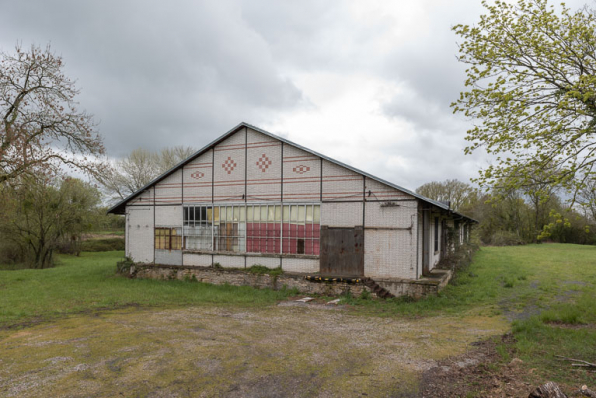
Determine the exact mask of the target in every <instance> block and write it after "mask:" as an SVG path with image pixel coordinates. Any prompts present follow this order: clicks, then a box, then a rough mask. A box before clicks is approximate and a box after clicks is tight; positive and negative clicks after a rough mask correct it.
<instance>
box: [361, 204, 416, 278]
mask: <svg viewBox="0 0 596 398" xmlns="http://www.w3.org/2000/svg"><path fill="white" fill-rule="evenodd" d="M417 217H418V215H417V205H416V203H415V202H411V203H410V202H406V203H404V205H403V206H399V207H382V205H381V203H379V202H372V203H371V202H367V203H366V221H365V228H371V227H379V228H411V229H410V230H383V229H380V230H372V229H365V234H364V274H365V276H368V277H373V278H374V277H384V278H409V279H414V278H416V257H417V253H416V237H417V234H418V224H417V222H416V220H417Z"/></svg>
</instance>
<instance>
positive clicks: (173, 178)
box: [155, 169, 182, 204]
mask: <svg viewBox="0 0 596 398" xmlns="http://www.w3.org/2000/svg"><path fill="white" fill-rule="evenodd" d="M155 188H156V189H155V203H156V204H170V203H181V202H182V170H181V169H179V170H176V171H175V172H174V173H172V174H171V175H169V176H168V177H166V178H164V179H163V180H162V181H160V182H158V183H157V184H155Z"/></svg>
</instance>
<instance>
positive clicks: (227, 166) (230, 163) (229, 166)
mask: <svg viewBox="0 0 596 398" xmlns="http://www.w3.org/2000/svg"><path fill="white" fill-rule="evenodd" d="M236 166H238V165H237V164H236V162H234V160H232V158H231V157H229V156H228V158H227V159H226V161H225V162H223V164H222V165H221V167H223V169H224V170H225V171H227V172H228V174H232V171H233V170H234V169H235V168H236Z"/></svg>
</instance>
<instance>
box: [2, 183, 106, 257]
mask: <svg viewBox="0 0 596 398" xmlns="http://www.w3.org/2000/svg"><path fill="white" fill-rule="evenodd" d="M0 194H1V196H2V197H1V199H2V202H1V204H0V207H1V210H2V211H1V212H0V213H1V215H0V240H1V241H2V242H3V247H2V249H3V251H4V256H3V257H4V259H3V260H6V257H7V255H6V251H9V252H10V254H11V256H12V258H11V260H13V261H19V262H26V263H28V264H29V266H31V267H32V268H47V267H50V266H52V264H53V255H54V252H55V251H56V250H57V248H58V247H59V246H60V245H62V244H73V243H74V244H76V243H78V242H80V238H81V235H82V234H83V233H84V232H85V231H88V230H90V229H91V228H92V227H93V225H94V209H95V208H96V206H97V205H98V203H99V198H100V195H99V192H98V191H97V189H96V188H95V187H93V186H91V185H90V184H88V183H85V182H83V181H81V180H78V179H75V178H59V179H55V180H51V181H49V182H48V180H42V179H33V178H26V179H21V183H20V184H18V185H16V186H13V187H8V186H6V185H5V186H4V187H3V188H2V191H0Z"/></svg>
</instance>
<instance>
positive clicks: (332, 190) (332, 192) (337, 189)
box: [323, 160, 364, 201]
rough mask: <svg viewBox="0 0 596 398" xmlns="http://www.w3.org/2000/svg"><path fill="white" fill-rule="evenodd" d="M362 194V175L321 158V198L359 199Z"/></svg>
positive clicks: (338, 199)
mask: <svg viewBox="0 0 596 398" xmlns="http://www.w3.org/2000/svg"><path fill="white" fill-rule="evenodd" d="M363 194H364V180H363V176H362V175H360V174H356V173H354V172H353V171H351V170H348V169H346V168H345V167H341V166H339V165H336V164H335V163H331V162H329V161H327V160H323V200H334V201H341V200H361V199H362V197H363Z"/></svg>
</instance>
